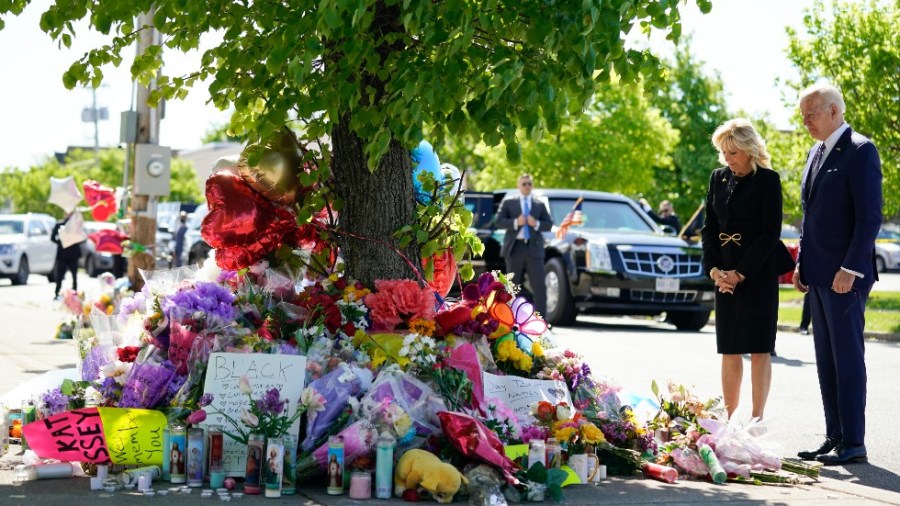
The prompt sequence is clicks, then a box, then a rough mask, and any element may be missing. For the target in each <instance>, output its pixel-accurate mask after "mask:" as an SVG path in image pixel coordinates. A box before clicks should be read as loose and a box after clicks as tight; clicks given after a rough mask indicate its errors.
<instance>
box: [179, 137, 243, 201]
mask: <svg viewBox="0 0 900 506" xmlns="http://www.w3.org/2000/svg"><path fill="white" fill-rule="evenodd" d="M243 148H244V146H243V144H241V143H238V142H214V143H211V144H206V145H204V146H202V147H200V148H197V149H191V150H184V151H179V152H178V155H177V156H178V158H181V159H182V160H187V161H189V162H191V163H193V164H194V172H195V173H196V174H197V186H198V187H199V188H200V192H201V193H204V194H205V193H206V178H208V177H209V175H210V174H211V173H212V167H213V165H214V164H215V163H216V161H217V160H219V159H220V158H223V157H226V156H240V154H241V151H242V150H243Z"/></svg>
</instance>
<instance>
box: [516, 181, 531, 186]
mask: <svg viewBox="0 0 900 506" xmlns="http://www.w3.org/2000/svg"><path fill="white" fill-rule="evenodd" d="M519 184H520V185H522V186H531V184H532V183H531V181H522V182H521V183H519Z"/></svg>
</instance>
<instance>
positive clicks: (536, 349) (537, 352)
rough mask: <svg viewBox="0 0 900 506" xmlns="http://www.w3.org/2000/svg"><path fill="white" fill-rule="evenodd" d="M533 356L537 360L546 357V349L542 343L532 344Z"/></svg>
mask: <svg viewBox="0 0 900 506" xmlns="http://www.w3.org/2000/svg"><path fill="white" fill-rule="evenodd" d="M531 354H532V355H534V356H535V357H536V358H541V357H543V356H544V347H543V346H541V343H539V342H537V341H535V342H533V343H531Z"/></svg>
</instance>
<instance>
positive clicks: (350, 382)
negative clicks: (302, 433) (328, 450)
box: [300, 364, 363, 452]
mask: <svg viewBox="0 0 900 506" xmlns="http://www.w3.org/2000/svg"><path fill="white" fill-rule="evenodd" d="M362 387H363V382H362V380H361V378H360V377H359V376H358V375H357V373H355V372H354V371H353V369H352V368H351V367H350V366H348V365H346V364H341V365H340V366H338V368H337V369H335V370H333V371H331V372H330V373H328V374H326V375H325V376H322V377H321V378H319V379H317V380H315V381H313V382H311V383H310V384H309V388H311V389H312V390H314V391H315V392H318V393H319V394H320V395H321V396H322V397H324V398H325V409H324V410H322V411H320V412H317V413H316V412H310V413H308V418H307V426H306V427H307V429H306V438H304V440H303V443H302V444H301V445H300V447H301V448H302V449H303V450H304V451H310V450H312V449H313V448H314V446H315V444H316V441H318V440H320V439H321V438H322V437H323V436H324V435H325V434H326V433H327V432H328V429H329V427H330V426H331V425H332V424H333V423H334V422H335V420H337V419H338V416H339V415H340V414H341V413H342V412H343V411H344V409H345V408H346V407H347V404H348V403H349V400H350V398H351V397H354V398H355V397H356V396H357V395H359V394H360V393H361V392H362ZM345 452H346V450H345Z"/></svg>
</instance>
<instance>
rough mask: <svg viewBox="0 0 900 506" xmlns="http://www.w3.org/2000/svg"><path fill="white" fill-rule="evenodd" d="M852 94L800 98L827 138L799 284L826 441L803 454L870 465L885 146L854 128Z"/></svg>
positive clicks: (813, 177) (817, 134) (807, 117)
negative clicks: (849, 119) (873, 321)
mask: <svg viewBox="0 0 900 506" xmlns="http://www.w3.org/2000/svg"><path fill="white" fill-rule="evenodd" d="M844 110H845V105H844V97H843V96H842V95H841V92H840V91H839V90H838V89H837V88H835V87H834V86H831V85H828V84H817V85H813V86H810V87H809V88H806V89H805V90H803V91H802V92H801V93H800V114H801V115H802V117H803V126H805V127H806V130H807V131H808V132H809V135H810V136H812V138H813V139H815V140H816V141H817V142H816V143H815V144H814V145H813V147H812V148H811V149H810V150H809V153H808V154H807V162H806V166H805V167H804V171H803V177H802V179H801V180H800V202H801V204H802V206H803V226H802V227H801V231H802V232H801V235H800V256H799V257H798V258H797V267H796V269H795V270H794V275H793V282H794V287H795V288H797V290H799V291H800V292H803V293H809V305H810V308H809V309H810V313H811V314H812V325H813V328H815V332H814V333H813V343H814V344H815V348H816V370H817V372H818V376H819V389H820V390H821V392H822V405H823V407H824V411H825V441H824V442H823V443H822V444H821V445H820V446H819V447H818V448H816V449H812V450H805V451H801V452H799V453H798V454H797V455H798V456H799V457H800V458H802V459H807V460H810V459H816V460H818V461H820V462H822V463H824V464H825V465H843V464H849V463H851V462H867V461H868V456H867V453H866V445H865V436H866V362H865V339H864V338H863V330H864V329H865V313H866V300H867V299H868V297H869V291H870V290H871V289H872V285H873V284H874V283H875V281H877V280H878V272H877V270H876V269H875V239H876V237H877V236H878V231H879V230H880V229H881V221H882V213H881V205H882V187H881V185H882V174H881V159H880V158H879V156H878V150H877V149H876V148H875V145H874V144H872V141H870V140H869V139H868V138H866V137H864V136H862V135H860V134H858V133H857V132H854V131H853V129H852V128H850V125H848V124H847V123H845V122H844Z"/></svg>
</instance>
